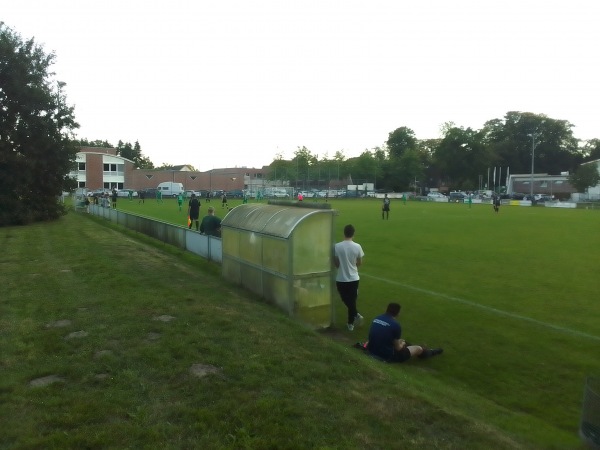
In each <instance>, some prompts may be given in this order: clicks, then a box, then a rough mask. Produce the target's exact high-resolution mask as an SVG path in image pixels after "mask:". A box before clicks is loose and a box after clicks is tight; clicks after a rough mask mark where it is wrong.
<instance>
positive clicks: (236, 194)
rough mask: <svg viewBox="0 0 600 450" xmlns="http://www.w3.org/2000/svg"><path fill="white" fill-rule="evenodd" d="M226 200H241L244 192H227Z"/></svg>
mask: <svg viewBox="0 0 600 450" xmlns="http://www.w3.org/2000/svg"><path fill="white" fill-rule="evenodd" d="M226 194H227V198H242V197H243V196H244V191H242V190H240V189H234V190H232V191H227V193H226Z"/></svg>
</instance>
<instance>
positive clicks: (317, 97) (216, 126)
mask: <svg viewBox="0 0 600 450" xmlns="http://www.w3.org/2000/svg"><path fill="white" fill-rule="evenodd" d="M599 11H600V4H599V3H598V2H597V1H596V0H585V1H583V0H567V1H556V0H543V1H532V0H504V1H502V2H492V1H486V0H454V1H449V0H430V1H427V0H419V1H413V2H408V1H402V0H391V1H388V0H381V1H378V0H372V1H364V0H361V1H354V0H343V1H342V0H340V1H330V0H315V1H302V0H295V1H293V0H255V1H248V0H245V1H241V0H232V1H226V0H218V1H212V2H207V1H205V0H195V1H194V0H190V1H182V0H170V1H168V2H167V1H161V2H158V1H154V0H144V1H137V0H135V1H134V0H104V1H102V2H98V1H92V0H89V1H82V0H53V1H48V0H18V1H16V0H0V21H4V23H5V24H6V25H7V26H9V27H10V28H12V29H13V30H14V31H16V32H18V33H19V34H20V35H21V36H22V38H23V39H29V38H31V37H34V38H35V40H36V41H37V42H38V43H39V44H42V45H43V46H44V49H45V51H46V52H47V53H49V52H51V51H54V52H55V53H56V64H55V65H54V67H53V69H54V71H55V72H56V78H57V79H58V80H60V81H64V82H66V83H67V86H66V94H67V98H68V101H69V103H71V104H73V105H74V106H75V115H76V119H77V121H78V122H79V124H80V125H81V127H80V129H79V130H78V131H77V134H78V136H79V137H80V138H86V139H89V140H95V139H101V140H108V141H109V142H110V143H112V144H113V145H116V144H117V142H118V141H119V139H120V140H122V141H124V142H131V143H132V144H133V143H134V142H135V141H136V140H137V141H139V143H140V145H141V147H142V152H143V154H144V155H145V156H148V157H149V158H150V159H151V160H152V162H153V163H154V164H155V165H156V166H158V165H161V164H162V163H169V164H175V165H177V164H192V165H193V166H195V167H196V168H197V169H198V170H202V171H204V170H209V169H212V168H219V167H234V166H238V167H240V166H248V167H261V166H262V165H265V164H269V163H270V162H271V161H272V160H273V159H274V158H275V156H276V155H277V154H278V153H280V154H282V155H283V157H284V158H291V157H293V152H294V151H295V150H296V149H297V147H299V146H306V147H307V148H308V149H309V150H310V151H311V152H312V153H313V154H318V155H319V158H320V159H321V158H322V157H323V156H325V155H328V156H329V157H330V158H331V157H333V155H334V154H335V152H336V151H338V150H342V151H343V152H344V154H345V155H346V156H347V157H352V156H358V155H359V154H360V153H361V152H362V151H364V150H365V149H372V148H373V147H376V146H381V145H383V144H384V142H385V141H386V140H387V137H388V134H389V133H390V132H391V131H393V130H395V129H396V128H398V127H401V126H406V127H409V128H411V129H412V130H414V132H415V134H416V136H417V138H419V139H428V138H435V137H439V135H440V132H439V130H440V126H441V125H442V124H443V123H445V122H454V123H455V124H456V125H457V126H463V127H465V128H466V127H472V128H476V129H478V128H481V127H482V125H483V124H484V122H485V121H487V120H490V119H496V118H503V117H504V114H505V113H506V112H508V111H528V112H533V113H536V114H546V115H548V116H549V117H551V118H554V119H561V120H568V121H569V122H571V123H573V124H574V125H575V128H574V133H575V137H577V138H580V139H591V138H600V121H599V120H598V117H600V115H599V113H598V112H597V108H598V105H600V89H599V86H598V83H599V80H600V78H599V77H598V72H597V68H596V65H597V59H598V43H599V42H600V27H599V26H598V23H597V22H598V20H597V19H598V17H599V14H598V12H599Z"/></svg>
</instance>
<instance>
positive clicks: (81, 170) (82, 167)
mask: <svg viewBox="0 0 600 450" xmlns="http://www.w3.org/2000/svg"><path fill="white" fill-rule="evenodd" d="M77 170H79V171H80V172H85V163H84V162H80V163H77ZM82 187H83V186H82Z"/></svg>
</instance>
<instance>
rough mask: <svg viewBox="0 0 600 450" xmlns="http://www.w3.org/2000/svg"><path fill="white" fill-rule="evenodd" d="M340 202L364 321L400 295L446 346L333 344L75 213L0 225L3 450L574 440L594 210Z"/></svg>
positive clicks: (417, 321)
mask: <svg viewBox="0 0 600 450" xmlns="http://www.w3.org/2000/svg"><path fill="white" fill-rule="evenodd" d="M128 205H129V206H130V207H131V208H142V207H143V208H144V214H145V215H153V213H152V209H159V210H160V211H161V212H162V213H164V214H165V216H164V217H160V218H161V219H162V220H167V221H178V218H179V216H180V214H179V212H178V211H177V210H176V206H175V203H172V204H171V203H167V202H166V203H165V205H160V206H154V205H152V208H151V207H150V206H151V203H149V202H146V204H145V205H138V206H136V205H137V202H130V203H128V202H127V201H121V199H120V203H119V207H120V208H123V209H125V208H127V206H128ZM218 206H219V207H220V205H218ZM170 207H172V208H171V210H169V209H168V208H170ZM334 207H335V208H336V209H338V210H339V211H340V216H339V218H338V221H337V224H338V228H339V229H340V230H341V228H342V227H343V225H344V224H345V223H347V222H352V223H354V224H355V226H356V227H357V230H358V232H357V236H356V240H357V241H358V242H360V243H361V244H362V245H363V247H364V249H365V252H366V253H367V257H366V258H365V266H364V267H363V269H362V274H363V278H362V281H361V297H360V305H361V312H362V313H363V315H365V316H367V317H368V318H369V317H373V316H374V315H376V314H378V313H379V312H380V311H381V310H382V308H384V307H385V304H386V303H387V302H388V301H389V300H392V299H393V300H399V301H400V302H401V303H402V305H403V314H402V317H401V320H402V322H403V325H404V328H405V333H406V337H407V338H408V339H410V340H411V341H414V342H427V343H429V344H431V345H438V344H439V345H441V346H443V347H444V348H445V353H444V355H442V356H440V357H438V358H435V359H432V360H429V361H415V362H411V363H409V364H406V365H402V366H394V365H385V364H381V363H378V362H377V361H374V360H371V359H370V358H367V357H364V356H363V355H362V354H360V352H358V351H356V350H353V349H351V348H349V346H348V344H349V343H351V342H353V341H354V340H359V339H364V338H365V334H366V330H356V331H355V333H354V334H350V333H345V336H346V337H347V341H346V342H344V341H341V342H340V341H332V340H330V339H328V338H327V337H326V336H324V335H322V334H319V333H316V332H314V331H312V330H309V329H307V328H306V327H305V326H303V325H301V324H299V323H296V322H294V321H293V320H291V319H289V318H287V317H285V316H284V315H283V313H281V312H279V311H278V310H276V309H275V308H273V307H271V306H268V305H265V304H264V303H262V302H260V301H259V300H257V299H254V298H252V297H251V296H249V295H248V294H246V293H244V292H243V291H241V290H238V289H237V288H235V287H234V286H230V285H228V284H227V283H226V282H225V281H223V280H222V279H220V277H219V276H218V268H217V267H216V266H214V265H212V264H209V263H206V262H204V261H201V260H198V259H197V258H195V257H192V256H191V255H186V254H184V253H181V252H178V251H175V250H173V249H171V248H169V247H168V246H163V245H157V244H156V243H155V242H153V241H152V240H149V239H145V238H143V237H141V236H139V235H133V234H130V233H128V232H123V231H122V230H121V229H118V228H115V227H113V226H110V225H108V224H107V223H106V222H105V221H102V220H95V219H91V218H88V217H85V216H81V215H76V214H71V215H69V216H68V217H66V218H64V219H63V220H61V221H60V222H58V223H51V224H40V225H34V226H30V227H25V228H6V229H3V230H2V234H3V237H2V241H3V246H2V247H3V248H4V250H3V252H2V259H1V260H0V267H2V271H1V272H0V284H1V285H2V286H3V291H4V292H6V295H2V296H1V297H2V300H0V306H1V308H2V316H1V317H2V318H1V319H0V320H1V322H0V323H1V325H2V326H1V328H2V336H3V339H2V348H1V349H0V350H1V352H2V355H3V358H2V372H3V377H2V379H1V381H0V400H1V401H0V405H1V406H0V419H1V421H2V423H3V424H6V426H3V427H1V429H0V447H16V448H28V447H31V448H34V447H39V446H44V447H56V448H59V447H60V448H67V447H71V448H75V447H82V446H83V447H86V446H87V447H92V448H93V447H117V446H120V447H143V446H148V447H150V446H160V447H167V448H182V447H190V448H191V447H200V446H204V447H205V448H264V447H278V448H319V447H321V448H395V447H396V448H397V447H398V446H399V443H402V444H401V446H402V447H403V448H436V447H437V448H491V447H494V448H517V447H519V446H522V447H524V448H532V447H534V448H552V447H554V448H573V447H575V446H577V445H578V444H579V440H578V438H577V435H576V431H577V421H578V418H579V409H580V404H581V393H582V388H583V381H584V378H585V376H587V375H590V374H598V373H599V372H600V367H599V364H600V363H599V362H598V358H597V355H598V354H600V352H599V351H598V350H599V347H600V339H599V338H598V336H599V335H600V331H599V329H598V328H599V325H598V323H597V320H595V319H594V318H595V317H598V308H599V307H598V306H597V305H595V304H594V302H593V298H594V296H593V293H594V289H595V288H596V286H597V282H596V281H595V280H596V278H595V276H594V274H593V264H591V263H592V262H593V261H597V252H596V253H594V252H595V250H594V249H597V248H599V247H598V244H599V243H600V242H598V239H599V238H598V237H597V236H593V233H592V232H593V230H597V227H598V224H599V221H600V220H599V219H600V216H598V215H597V213H596V212H592V211H585V210H583V211H579V210H578V211H564V210H544V209H542V208H534V209H525V208H516V207H513V208H508V207H507V208H503V209H502V210H501V212H500V214H499V215H497V216H496V215H493V214H492V212H491V207H490V208H489V209H488V208H487V207H483V206H479V205H473V208H472V209H467V207H466V205H446V204H433V205H432V204H426V205H423V204H418V203H409V204H408V205H406V206H405V205H401V204H400V203H399V202H395V203H394V204H393V208H392V212H391V219H390V221H382V220H381V218H380V216H379V212H378V203H377V202H375V201H369V200H365V201H362V202H361V201H344V202H341V201H338V202H334ZM484 208H485V209H484ZM217 209H219V208H217ZM203 210H204V211H205V207H204V205H203ZM218 212H219V211H218ZM169 215H170V216H171V217H174V219H172V220H169V217H168V216H169ZM181 216H182V217H183V214H181ZM115 230H118V231H115ZM33 243H35V244H33ZM594 255H596V256H594ZM336 300H337V299H336ZM162 316H171V317H173V319H172V320H170V321H167V322H163V321H161V320H156V319H158V318H162V319H164V320H168V317H162ZM343 316H344V311H343V308H341V307H340V308H338V314H337V318H336V321H337V323H339V324H343V322H344V320H343ZM59 320H69V321H70V322H68V323H66V322H65V323H63V324H66V325H65V326H63V327H58V326H52V325H57V321H59ZM78 331H84V332H85V333H87V335H85V336H80V337H69V336H70V333H72V332H78ZM75 336H78V335H75ZM199 364H202V365H205V367H204V368H205V370H208V371H210V370H214V371H215V373H213V374H209V375H208V376H205V377H201V378H198V377H196V376H195V375H193V374H192V373H191V372H190V369H191V368H196V369H197V368H199V367H200V366H198V365H199ZM211 368H214V369H211ZM48 375H56V376H57V380H58V382H56V383H53V384H51V385H49V386H46V387H37V388H35V387H30V385H29V383H30V382H31V381H32V380H35V379H36V378H38V377H43V376H48Z"/></svg>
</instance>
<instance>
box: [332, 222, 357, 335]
mask: <svg viewBox="0 0 600 450" xmlns="http://www.w3.org/2000/svg"><path fill="white" fill-rule="evenodd" d="M353 239H354V227H353V226H352V225H346V226H345V227H344V240H343V241H341V242H338V243H337V244H335V247H334V260H333V261H334V264H335V267H336V268H337V276H336V278H335V284H336V287H337V290H338V292H339V293H340V297H341V298H342V301H343V302H344V304H345V305H346V307H347V308H348V324H347V326H348V330H349V331H352V330H354V325H360V324H362V321H363V316H361V315H360V313H359V312H358V310H357V308H356V299H357V298H358V281H359V279H360V277H359V276H358V266H360V265H361V264H362V259H363V257H364V256H365V253H364V252H363V249H362V247H361V246H360V244H357V243H356V242H354V240H353Z"/></svg>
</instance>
